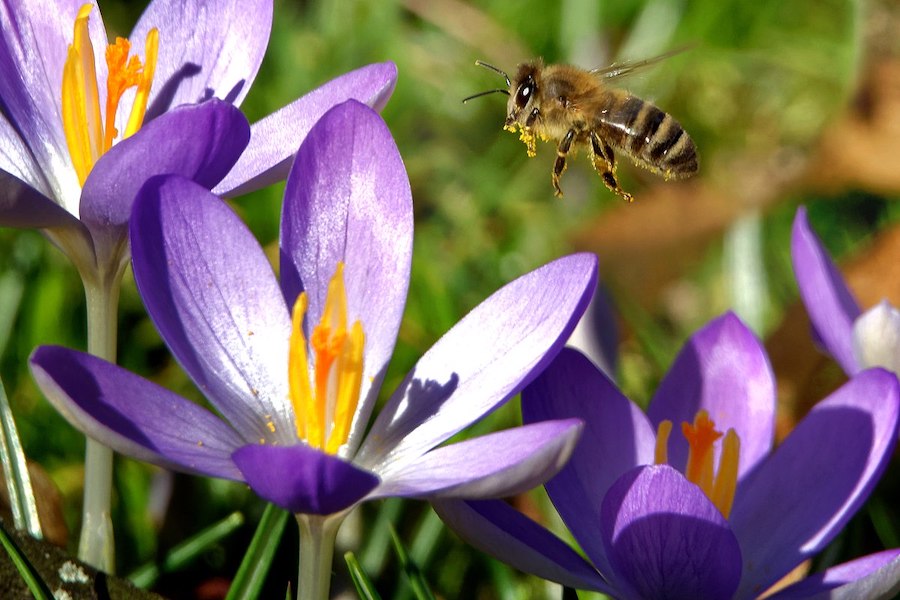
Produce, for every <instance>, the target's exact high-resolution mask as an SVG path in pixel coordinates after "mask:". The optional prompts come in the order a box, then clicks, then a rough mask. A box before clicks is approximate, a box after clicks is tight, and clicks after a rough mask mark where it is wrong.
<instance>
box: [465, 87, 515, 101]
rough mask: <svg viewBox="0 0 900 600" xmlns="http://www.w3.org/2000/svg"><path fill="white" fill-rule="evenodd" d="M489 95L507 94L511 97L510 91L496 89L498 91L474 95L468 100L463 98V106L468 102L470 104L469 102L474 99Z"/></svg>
mask: <svg viewBox="0 0 900 600" xmlns="http://www.w3.org/2000/svg"><path fill="white" fill-rule="evenodd" d="M488 94H506V95H507V96H509V90H501V89H496V90H487V91H486V92H478V93H477V94H472V95H471V96H469V97H468V98H463V104H465V103H466V102H468V101H469V100H471V99H473V98H481V97H482V96H487V95H488Z"/></svg>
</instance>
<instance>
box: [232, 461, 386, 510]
mask: <svg viewBox="0 0 900 600" xmlns="http://www.w3.org/2000/svg"><path fill="white" fill-rule="evenodd" d="M233 458H234V462H235V464H236V465H237V466H238V468H239V469H240V470H241V472H243V474H244V477H245V479H246V481H247V485H249V486H250V487H251V489H253V491H254V492H256V493H257V494H258V495H259V496H260V498H263V499H264V500H268V501H269V502H271V503H273V504H277V505H278V506H280V507H282V508H284V509H285V510H289V511H291V512H292V513H303V514H313V515H330V514H332V513H336V512H339V511H342V510H344V509H346V508H349V507H351V506H353V505H354V504H356V503H357V502H359V501H360V500H361V499H362V498H363V497H365V495H366V494H368V493H369V491H371V490H372V488H374V487H375V486H376V485H378V478H377V477H376V476H375V475H373V474H372V473H369V472H368V471H364V470H362V469H358V468H356V467H355V466H353V465H352V464H350V463H348V462H345V461H343V460H341V459H340V458H337V457H336V456H332V455H330V454H325V453H324V452H319V451H318V450H313V449H312V448H310V447H309V446H306V445H304V444H296V445H293V446H271V445H269V446H261V445H252V446H244V447H243V448H240V449H238V450H237V451H236V452H235V453H234V456H233Z"/></svg>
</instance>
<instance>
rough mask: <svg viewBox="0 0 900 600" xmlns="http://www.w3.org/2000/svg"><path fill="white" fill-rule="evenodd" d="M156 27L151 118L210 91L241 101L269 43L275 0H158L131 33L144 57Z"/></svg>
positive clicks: (205, 97)
mask: <svg viewBox="0 0 900 600" xmlns="http://www.w3.org/2000/svg"><path fill="white" fill-rule="evenodd" d="M153 27H156V28H157V29H158V30H159V55H158V64H157V66H156V73H155V75H154V79H153V88H152V90H151V93H150V104H149V107H148V110H147V118H151V119H152V118H154V117H158V116H159V115H161V114H162V113H164V112H165V111H167V110H170V109H172V108H174V107H176V106H178V105H180V104H190V103H194V102H201V101H203V100H208V99H209V98H212V97H215V98H220V99H222V100H225V101H227V102H230V103H232V104H235V105H240V103H241V101H242V100H243V99H244V97H245V96H246V95H247V92H248V91H249V89H250V86H251V84H252V83H253V80H254V79H255V78H256V73H257V71H259V65H260V64H261V63H262V59H263V55H264V54H265V52H266V46H267V45H268V43H269V35H270V33H271V31H272V1H271V0H216V1H212V0H195V1H193V2H185V1H184V0H154V1H153V2H151V3H150V5H149V6H148V7H147V10H145V11H144V14H143V15H141V18H140V20H139V21H138V22H137V24H136V25H135V27H134V31H132V33H131V36H130V38H129V39H130V41H131V43H132V48H133V52H134V53H137V54H138V55H139V56H141V57H143V56H144V42H145V40H146V37H147V32H148V31H150V29H151V28H153ZM130 98H131V95H129V96H128V102H127V103H126V106H131V102H130ZM123 102H125V100H123ZM123 112H124V111H123ZM126 116H127V115H126Z"/></svg>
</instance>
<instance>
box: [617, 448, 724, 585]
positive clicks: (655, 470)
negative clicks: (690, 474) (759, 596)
mask: <svg viewBox="0 0 900 600" xmlns="http://www.w3.org/2000/svg"><path fill="white" fill-rule="evenodd" d="M602 513H603V521H602V523H603V541H604V543H605V544H606V552H607V555H608V556H609V558H610V561H611V563H612V565H613V568H614V570H615V573H614V575H613V574H611V575H610V577H609V579H611V580H612V582H613V584H614V585H615V586H616V587H617V588H618V590H619V593H618V594H617V596H619V597H625V598H630V597H636V598H730V597H731V595H732V593H733V592H734V590H735V589H736V588H737V585H738V581H739V580H740V577H741V548H740V547H739V546H738V543H737V540H736V539H735V537H734V534H733V533H732V532H731V530H730V529H729V527H728V522H727V521H726V520H725V518H724V517H723V516H722V514H721V513H720V512H719V510H718V509H717V508H716V507H715V506H713V504H712V503H711V502H710V501H709V499H708V498H707V497H706V496H705V495H704V494H703V492H702V491H701V490H700V488H699V487H697V486H696V485H694V484H693V483H691V482H689V481H688V480H687V479H685V478H684V476H683V475H682V474H681V473H679V472H678V471H676V470H674V469H672V468H671V467H669V466H668V465H656V466H651V467H638V468H637V469H635V470H634V471H631V472H629V473H627V474H625V475H623V476H622V477H621V478H620V479H619V480H618V481H617V482H616V483H614V484H613V486H612V487H611V488H610V490H609V492H608V493H607V495H606V497H605V498H604V499H603V508H602Z"/></svg>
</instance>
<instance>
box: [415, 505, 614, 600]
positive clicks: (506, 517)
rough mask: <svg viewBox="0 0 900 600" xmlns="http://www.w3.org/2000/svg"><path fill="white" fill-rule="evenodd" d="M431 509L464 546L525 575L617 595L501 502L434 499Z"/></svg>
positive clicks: (573, 556) (548, 535) (580, 560)
mask: <svg viewBox="0 0 900 600" xmlns="http://www.w3.org/2000/svg"><path fill="white" fill-rule="evenodd" d="M432 506H433V507H434V510H435V512H436V513H437V514H438V516H440V517H441V519H442V520H443V521H444V523H446V524H447V525H448V526H449V527H450V528H451V529H452V530H453V531H454V532H456V534H457V535H458V536H459V537H461V538H462V539H463V540H464V541H465V542H467V543H469V544H471V545H472V546H474V547H475V548H477V549H478V550H481V551H482V552H485V553H487V554H489V555H491V556H493V557H494V558H496V559H498V560H502V561H503V562H505V563H507V564H509V565H512V566H513V567H515V568H516V569H519V570H520V571H524V572H526V573H531V574H533V575H537V576H538V577H540V578H542V579H549V580H550V581H555V582H557V583H561V584H562V585H565V586H568V587H572V588H578V589H582V590H594V591H597V592H603V593H604V594H608V595H614V593H615V590H613V589H612V588H610V587H609V586H608V585H607V584H606V582H605V581H603V578H602V577H601V576H600V575H599V574H598V573H597V571H596V570H595V569H594V568H593V567H592V566H591V565H590V564H588V563H587V562H586V561H585V560H584V559H583V558H581V556H580V555H579V554H578V553H577V552H575V551H574V550H572V549H571V548H570V547H569V546H568V545H566V544H565V543H564V542H563V541H562V540H560V539H559V538H558V537H556V536H555V535H553V534H552V533H550V532H549V531H547V530H546V529H544V528H543V527H541V526H540V525H538V524H537V523H535V522H534V521H532V520H531V519H529V518H528V517H526V516H525V515H523V514H521V513H519V512H518V511H516V510H514V509H513V508H512V507H511V506H509V505H508V504H507V503H506V502H503V501H502V500H475V501H469V502H466V501H460V500H433V501H432Z"/></svg>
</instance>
